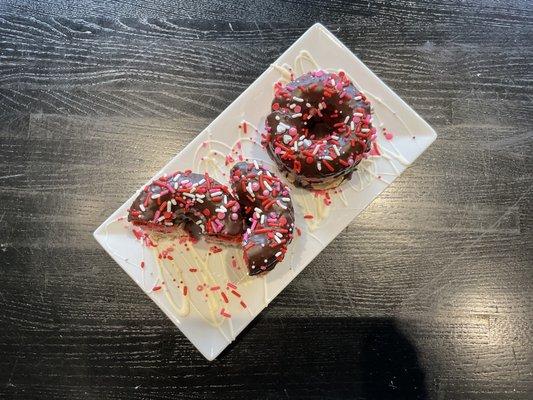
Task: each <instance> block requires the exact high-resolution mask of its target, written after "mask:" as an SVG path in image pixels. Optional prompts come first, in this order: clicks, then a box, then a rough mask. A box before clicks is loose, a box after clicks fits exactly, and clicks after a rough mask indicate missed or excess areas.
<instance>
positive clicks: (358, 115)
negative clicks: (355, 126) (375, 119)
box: [353, 112, 364, 117]
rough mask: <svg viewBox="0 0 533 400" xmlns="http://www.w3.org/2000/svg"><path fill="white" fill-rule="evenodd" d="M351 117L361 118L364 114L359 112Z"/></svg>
mask: <svg viewBox="0 0 533 400" xmlns="http://www.w3.org/2000/svg"><path fill="white" fill-rule="evenodd" d="M353 115H355V116H356V117H362V116H363V115H364V114H363V113H360V112H355V113H353Z"/></svg>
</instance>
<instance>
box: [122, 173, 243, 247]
mask: <svg viewBox="0 0 533 400" xmlns="http://www.w3.org/2000/svg"><path fill="white" fill-rule="evenodd" d="M168 203H169V204H170V206H168V205H167V204H168ZM167 207H168V208H167ZM241 211H242V210H241V206H240V204H239V202H238V201H237V200H236V199H235V198H234V197H233V195H232V194H231V193H230V191H229V189H228V187H227V186H225V185H222V184H221V183H219V182H217V181H216V180H214V179H213V178H211V177H209V176H208V175H207V174H205V175H200V174H195V173H192V172H190V171H186V172H179V171H178V172H175V173H173V174H171V175H169V176H162V177H160V178H158V179H156V180H155V181H153V182H152V183H150V184H149V185H148V186H146V187H144V189H143V190H142V191H141V193H140V194H139V195H138V196H137V198H136V199H135V200H134V201H133V204H132V205H131V207H130V209H129V214H128V221H131V222H133V223H134V224H138V225H147V226H150V227H153V228H157V229H160V230H170V229H173V228H174V227H176V226H178V225H180V226H182V227H183V228H184V229H185V230H186V231H187V232H188V233H189V234H190V235H192V236H193V237H196V238H197V237H198V236H200V235H202V234H205V235H209V236H212V237H216V238H218V239H222V240H227V241H240V240H241V238H242V236H241V235H242V233H243V229H244V225H243V217H242V214H241Z"/></svg>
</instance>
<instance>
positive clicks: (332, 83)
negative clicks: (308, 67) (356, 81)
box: [329, 78, 335, 86]
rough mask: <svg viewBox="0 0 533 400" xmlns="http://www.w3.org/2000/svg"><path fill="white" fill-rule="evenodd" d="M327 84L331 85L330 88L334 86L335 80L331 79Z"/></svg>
mask: <svg viewBox="0 0 533 400" xmlns="http://www.w3.org/2000/svg"><path fill="white" fill-rule="evenodd" d="M329 82H330V83H331V85H332V86H335V80H334V79H333V78H332V79H331V80H330V81H329Z"/></svg>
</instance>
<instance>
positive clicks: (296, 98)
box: [292, 96, 304, 103]
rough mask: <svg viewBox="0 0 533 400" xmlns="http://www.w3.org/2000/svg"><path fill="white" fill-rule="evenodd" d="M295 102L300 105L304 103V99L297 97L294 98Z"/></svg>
mask: <svg viewBox="0 0 533 400" xmlns="http://www.w3.org/2000/svg"><path fill="white" fill-rule="evenodd" d="M292 99H293V100H294V101H297V102H298V103H303V101H304V99H302V98H301V97H296V96H293V98H292Z"/></svg>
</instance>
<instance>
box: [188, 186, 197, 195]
mask: <svg viewBox="0 0 533 400" xmlns="http://www.w3.org/2000/svg"><path fill="white" fill-rule="evenodd" d="M189 192H190V193H194V192H196V186H194V185H193V187H192V188H191V190H189Z"/></svg>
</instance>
